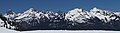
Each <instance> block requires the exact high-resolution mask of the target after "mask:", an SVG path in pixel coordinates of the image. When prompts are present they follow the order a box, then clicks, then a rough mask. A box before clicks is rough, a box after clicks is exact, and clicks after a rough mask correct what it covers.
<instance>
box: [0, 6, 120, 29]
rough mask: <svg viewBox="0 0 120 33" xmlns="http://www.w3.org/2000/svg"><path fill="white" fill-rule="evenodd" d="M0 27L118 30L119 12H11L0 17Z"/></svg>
mask: <svg viewBox="0 0 120 33" xmlns="http://www.w3.org/2000/svg"><path fill="white" fill-rule="evenodd" d="M0 26H1V27H6V28H8V29H13V30H56V29H57V30H82V29H85V30H86V29H87V30H89V29H92V30H96V29H99V30H120V12H112V11H108V10H102V9H98V8H96V7H94V8H93V9H91V10H90V11H86V10H83V9H80V8H75V9H73V10H70V11H68V12H67V13H65V12H58V13H56V12H51V11H38V10H35V9H33V8H30V9H28V10H27V11H25V12H23V13H15V12H13V11H12V10H9V12H7V13H5V14H4V15H1V16H0Z"/></svg>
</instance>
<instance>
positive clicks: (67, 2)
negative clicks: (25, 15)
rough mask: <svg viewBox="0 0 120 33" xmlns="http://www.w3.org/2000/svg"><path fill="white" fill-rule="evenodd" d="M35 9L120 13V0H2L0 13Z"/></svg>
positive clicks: (0, 1)
mask: <svg viewBox="0 0 120 33" xmlns="http://www.w3.org/2000/svg"><path fill="white" fill-rule="evenodd" d="M30 7H33V8H35V9H38V10H51V11H58V10H62V11H68V10H70V9H73V8H76V7H79V8H83V9H84V10H90V9H91V8H93V7H97V8H100V9H106V10H111V11H120V0H0V12H1V13H3V12H6V11H7V10H8V9H12V10H13V11H15V12H23V11H25V10H27V9H28V8H30Z"/></svg>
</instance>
